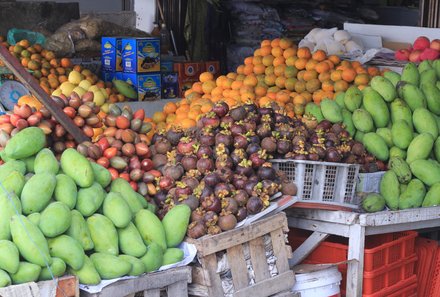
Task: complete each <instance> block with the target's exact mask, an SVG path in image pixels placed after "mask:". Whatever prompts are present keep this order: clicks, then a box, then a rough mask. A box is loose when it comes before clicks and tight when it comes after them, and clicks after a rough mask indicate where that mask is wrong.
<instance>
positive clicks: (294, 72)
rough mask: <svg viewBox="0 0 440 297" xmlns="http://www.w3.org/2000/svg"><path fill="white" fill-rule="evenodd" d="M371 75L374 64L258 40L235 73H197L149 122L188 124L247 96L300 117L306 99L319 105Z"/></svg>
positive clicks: (282, 41)
mask: <svg viewBox="0 0 440 297" xmlns="http://www.w3.org/2000/svg"><path fill="white" fill-rule="evenodd" d="M376 75H381V72H380V71H379V69H378V68H375V67H368V68H365V67H364V66H362V65H361V64H360V63H359V62H357V61H345V60H341V59H340V58H339V57H338V56H335V55H330V56H328V55H327V54H326V53H325V52H324V51H322V50H317V51H315V52H313V53H312V52H311V51H310V50H309V49H308V48H305V47H304V48H297V46H296V45H295V44H294V43H293V42H292V41H291V40H289V39H286V38H277V39H274V40H272V41H270V40H264V41H262V42H261V46H260V48H258V49H256V50H255V52H254V55H253V56H251V57H247V58H245V60H244V64H243V65H240V66H238V67H237V71H236V72H231V73H228V74H227V75H222V76H219V77H218V78H217V79H215V78H214V77H213V75H212V74H211V73H209V72H204V73H202V74H201V75H200V78H199V79H200V81H199V82H196V83H194V84H193V86H192V87H191V88H190V89H189V90H187V91H186V92H185V99H184V100H183V101H181V102H179V103H177V104H174V103H173V105H171V103H170V106H165V108H164V110H163V111H161V112H158V113H157V115H156V117H155V122H157V123H158V124H160V127H163V128H166V127H170V126H173V125H180V126H184V127H188V126H194V125H195V123H196V120H197V116H198V115H200V114H202V113H204V112H205V111H206V110H209V108H208V106H210V105H212V104H213V103H215V102H218V101H225V102H226V103H227V104H228V105H229V106H234V105H237V104H240V103H244V102H248V101H252V102H255V103H257V104H258V105H259V106H266V105H268V104H272V103H273V102H276V103H277V104H278V105H280V106H281V107H284V109H285V110H286V111H287V113H288V115H289V116H291V117H294V116H302V115H303V113H304V109H305V105H306V104H307V103H308V102H311V101H313V102H315V103H317V104H319V103H320V102H321V100H322V99H324V98H330V99H333V98H334V97H335V95H337V94H338V93H339V92H344V91H345V90H347V89H348V87H349V86H351V85H356V86H358V87H359V89H363V88H365V86H367V85H368V83H369V81H370V78H371V77H372V76H376ZM174 105H175V106H174ZM171 106H173V107H172V108H171ZM202 106H204V107H205V108H204V109H203V110H202Z"/></svg>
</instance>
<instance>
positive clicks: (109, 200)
mask: <svg viewBox="0 0 440 297" xmlns="http://www.w3.org/2000/svg"><path fill="white" fill-rule="evenodd" d="M102 209H103V213H104V215H105V216H106V217H107V218H109V219H110V220H111V221H112V222H113V224H114V225H115V226H116V227H117V228H125V227H127V226H128V224H129V223H130V222H131V219H132V218H133V214H132V212H131V209H130V207H129V206H128V204H127V202H126V201H125V200H124V198H122V196H121V194H119V193H114V192H110V193H108V194H107V197H105V199H104V204H103V208H102Z"/></svg>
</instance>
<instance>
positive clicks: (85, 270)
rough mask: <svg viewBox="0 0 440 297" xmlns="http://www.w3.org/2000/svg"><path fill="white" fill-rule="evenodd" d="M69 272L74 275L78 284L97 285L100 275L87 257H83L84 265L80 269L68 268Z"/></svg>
mask: <svg viewBox="0 0 440 297" xmlns="http://www.w3.org/2000/svg"><path fill="white" fill-rule="evenodd" d="M69 273H71V274H73V275H76V276H77V277H78V279H79V282H80V284H83V285H97V284H99V283H100V282H101V277H100V276H99V273H98V271H97V270H96V268H95V265H94V264H93V262H92V260H90V258H89V257H87V256H85V257H84V265H83V267H81V269H78V270H75V269H72V268H69Z"/></svg>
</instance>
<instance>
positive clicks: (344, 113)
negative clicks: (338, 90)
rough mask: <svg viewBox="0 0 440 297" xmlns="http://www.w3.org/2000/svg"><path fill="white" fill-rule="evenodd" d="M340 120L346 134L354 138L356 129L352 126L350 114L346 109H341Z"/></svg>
mask: <svg viewBox="0 0 440 297" xmlns="http://www.w3.org/2000/svg"><path fill="white" fill-rule="evenodd" d="M341 112H342V118H343V122H342V123H343V124H344V127H345V130H347V132H348V133H350V136H351V137H354V135H355V134H356V127H355V126H354V123H353V119H352V114H351V112H349V111H348V110H347V109H345V108H344V109H342V111H341Z"/></svg>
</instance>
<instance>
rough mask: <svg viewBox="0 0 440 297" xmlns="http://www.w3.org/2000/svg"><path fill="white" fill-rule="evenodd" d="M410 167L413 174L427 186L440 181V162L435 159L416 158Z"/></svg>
mask: <svg viewBox="0 0 440 297" xmlns="http://www.w3.org/2000/svg"><path fill="white" fill-rule="evenodd" d="M409 167H410V168H411V172H412V174H413V175H414V176H415V177H417V178H418V179H419V180H421V181H422V182H423V183H424V184H426V185H427V186H432V185H434V184H436V183H438V182H440V163H438V162H437V161H434V160H415V161H414V162H412V163H411V164H410V165H409Z"/></svg>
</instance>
